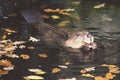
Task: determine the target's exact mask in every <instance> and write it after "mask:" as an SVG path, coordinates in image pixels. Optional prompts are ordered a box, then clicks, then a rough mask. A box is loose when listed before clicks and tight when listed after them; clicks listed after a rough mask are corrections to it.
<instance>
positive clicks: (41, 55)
mask: <svg viewBox="0 0 120 80" xmlns="http://www.w3.org/2000/svg"><path fill="white" fill-rule="evenodd" d="M38 56H40V57H41V58H47V57H48V56H47V54H44V53H42V54H38Z"/></svg>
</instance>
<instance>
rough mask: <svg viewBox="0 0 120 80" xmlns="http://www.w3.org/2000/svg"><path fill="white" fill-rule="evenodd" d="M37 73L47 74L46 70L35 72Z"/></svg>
mask: <svg viewBox="0 0 120 80" xmlns="http://www.w3.org/2000/svg"><path fill="white" fill-rule="evenodd" d="M35 74H46V72H45V71H37V72H35Z"/></svg>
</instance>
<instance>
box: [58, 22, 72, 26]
mask: <svg viewBox="0 0 120 80" xmlns="http://www.w3.org/2000/svg"><path fill="white" fill-rule="evenodd" d="M68 23H70V21H61V22H60V23H58V24H57V26H60V27H63V26H66V25H67V24H68Z"/></svg>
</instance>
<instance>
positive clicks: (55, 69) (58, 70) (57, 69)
mask: <svg viewBox="0 0 120 80" xmlns="http://www.w3.org/2000/svg"><path fill="white" fill-rule="evenodd" d="M60 71H61V69H60V68H53V69H52V73H58V72H60Z"/></svg>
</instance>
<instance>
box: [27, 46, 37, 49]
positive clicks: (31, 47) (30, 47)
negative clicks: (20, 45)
mask: <svg viewBox="0 0 120 80" xmlns="http://www.w3.org/2000/svg"><path fill="white" fill-rule="evenodd" d="M27 48H28V49H35V47H33V46H29V47H27Z"/></svg>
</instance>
